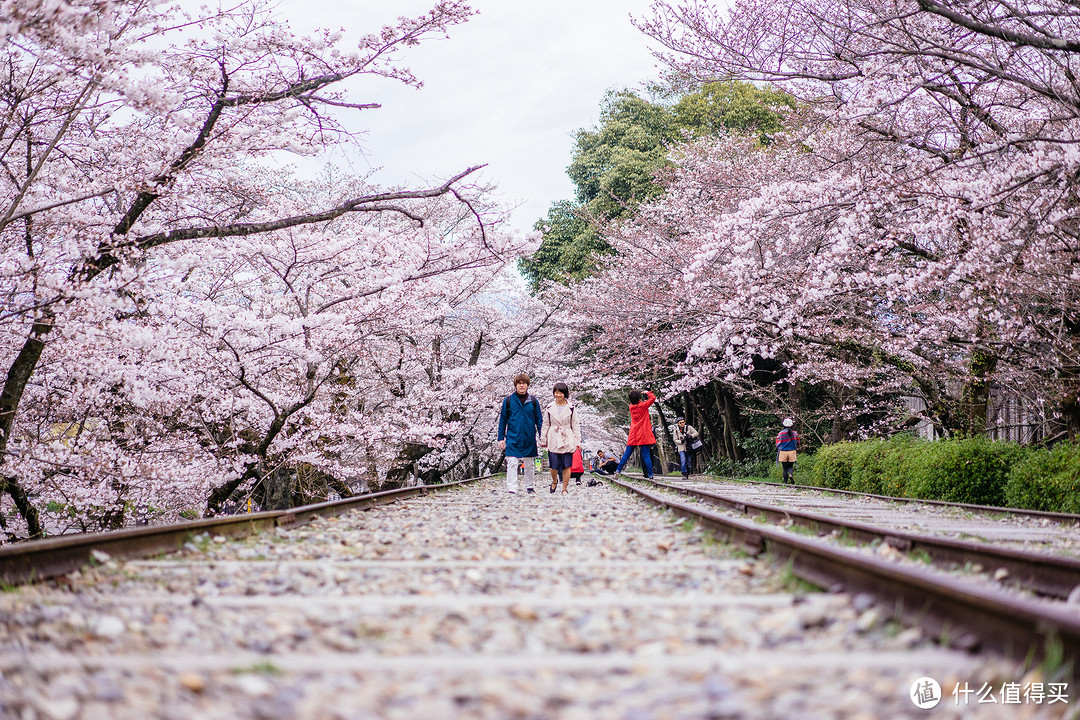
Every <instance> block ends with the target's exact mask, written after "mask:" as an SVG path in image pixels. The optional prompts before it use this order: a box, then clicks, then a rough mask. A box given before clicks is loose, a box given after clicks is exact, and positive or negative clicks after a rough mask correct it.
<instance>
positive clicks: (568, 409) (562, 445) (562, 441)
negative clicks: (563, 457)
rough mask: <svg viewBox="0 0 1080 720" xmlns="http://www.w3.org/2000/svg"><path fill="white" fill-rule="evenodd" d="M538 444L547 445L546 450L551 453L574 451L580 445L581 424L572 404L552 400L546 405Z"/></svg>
mask: <svg viewBox="0 0 1080 720" xmlns="http://www.w3.org/2000/svg"><path fill="white" fill-rule="evenodd" d="M540 445H541V446H547V449H548V452H553V453H568V452H574V450H576V449H577V448H578V446H580V445H581V426H580V425H578V418H577V413H576V412H574V406H573V405H571V404H570V403H567V404H565V405H558V404H556V403H554V402H553V403H551V404H550V405H548V407H547V410H545V411H544V425H543V429H542V430H541V431H540Z"/></svg>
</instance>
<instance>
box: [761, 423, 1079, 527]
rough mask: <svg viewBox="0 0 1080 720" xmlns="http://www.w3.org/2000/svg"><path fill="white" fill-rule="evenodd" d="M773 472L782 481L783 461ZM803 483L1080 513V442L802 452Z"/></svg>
mask: <svg viewBox="0 0 1080 720" xmlns="http://www.w3.org/2000/svg"><path fill="white" fill-rule="evenodd" d="M773 465H774V466H773V467H772V468H771V469H770V472H769V477H770V478H771V479H774V480H779V479H780V467H779V465H778V464H777V463H774V464H773ZM796 482H798V483H802V484H804V485H817V486H819V487H825V488H832V489H837V490H855V491H858V492H867V493H875V494H879V495H890V496H893V497H910V498H922V499H927V500H947V501H949V502H962V503H973V504H976V505H994V506H998V507H1015V508H1028V509H1032V510H1046V511H1050V512H1068V513H1078V514H1080V444H1077V443H1062V444H1059V445H1056V446H1054V447H1053V448H1050V449H1045V448H1039V449H1030V448H1025V447H1022V446H1020V445H1017V444H1016V443H1011V442H1001V441H996V440H988V439H986V438H981V437H977V438H961V439H954V440H938V441H936V442H929V441H926V440H921V439H918V438H914V437H911V436H907V435H901V436H897V437H894V438H890V439H888V440H881V439H879V440H866V441H863V442H844V443H837V444H835V445H826V446H824V447H822V448H821V449H819V450H818V451H817V452H816V453H815V454H813V455H800V456H799V462H798V465H797V466H796Z"/></svg>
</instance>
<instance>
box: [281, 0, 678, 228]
mask: <svg viewBox="0 0 1080 720" xmlns="http://www.w3.org/2000/svg"><path fill="white" fill-rule="evenodd" d="M433 4H434V0H420V1H417V0H343V1H341V2H328V1H327V0H282V2H281V4H280V6H279V14H280V15H281V16H282V17H284V18H285V19H287V20H288V21H289V23H290V25H292V26H293V27H294V29H295V30H297V31H301V32H307V31H309V30H311V29H313V28H315V27H330V28H334V29H337V28H343V29H344V30H345V31H346V33H347V35H354V34H355V35H356V36H359V35H362V34H366V33H370V32H374V31H376V30H377V29H378V28H379V27H381V26H382V25H384V24H387V23H392V22H393V21H394V19H395V18H396V17H398V16H402V15H406V16H410V17H411V16H415V15H420V14H423V13H425V12H426V11H427V10H429V9H430V8H431V6H432V5H433ZM650 4H651V2H650V0H545V1H544V2H525V1H523V0H475V1H474V2H471V3H470V5H471V6H472V7H473V8H474V9H476V10H478V11H479V12H480V14H479V15H477V16H475V17H474V18H473V19H472V20H471V21H469V22H468V23H465V24H464V25H459V26H457V27H455V28H452V29H451V31H450V38H449V39H448V40H447V39H431V40H429V41H426V42H424V43H421V44H420V45H419V46H417V47H415V48H411V49H409V50H408V51H407V52H406V54H405V56H404V58H405V65H406V66H407V67H409V68H410V69H411V70H412V71H413V73H414V74H415V75H416V76H417V77H419V78H420V79H421V80H423V81H424V87H422V88H421V89H419V90H416V89H413V88H409V87H406V86H404V85H401V84H400V83H392V82H390V81H383V80H366V81H364V82H363V83H362V84H360V85H358V86H354V87H356V91H357V92H358V93H359V94H358V95H357V96H356V97H355V100H356V101H360V102H379V103H382V105H383V107H382V108H381V109H378V110H365V111H355V112H360V113H361V114H360V116H359V119H360V122H361V123H362V126H363V127H365V128H367V130H368V134H367V135H366V137H365V138H364V140H363V147H362V150H363V154H362V155H361V154H360V153H359V152H358V153H356V154H355V156H354V158H353V159H352V162H353V169H354V170H356V171H358V172H366V171H367V170H368V169H369V168H381V169H380V170H379V172H378V174H376V175H375V176H374V179H375V180H376V181H378V182H382V183H392V182H409V183H412V184H416V185H420V184H423V183H424V182H426V181H430V180H437V179H442V178H447V177H450V176H452V175H454V174H455V173H457V172H460V171H461V170H463V169H465V168H466V167H469V166H470V165H478V164H483V163H487V164H488V167H487V168H485V170H484V175H483V179H484V180H485V181H487V182H491V183H495V184H497V185H498V186H499V189H500V194H501V197H502V199H503V200H504V201H506V202H507V203H520V204H521V206H520V207H519V208H517V209H516V210H515V212H514V215H513V222H512V224H513V226H514V227H516V228H518V229H520V230H523V231H524V230H528V229H530V228H531V227H532V225H533V223H534V222H535V221H536V220H537V219H539V218H540V217H542V216H544V215H545V214H546V213H547V209H548V207H549V206H550V204H551V203H552V202H554V201H555V200H560V199H566V198H571V197H572V196H573V185H572V184H571V183H570V180H569V178H567V177H566V167H567V165H569V163H570V157H571V152H572V148H573V133H574V131H575V130H577V129H579V128H582V127H592V126H594V125H595V123H596V121H597V115H598V110H599V105H600V101H601V99H602V97H603V94H604V92H605V91H606V90H608V89H611V88H623V87H630V88H634V87H637V86H638V85H639V84H640V83H642V82H644V81H646V80H650V79H655V78H656V77H657V76H658V70H657V69H656V62H655V60H654V59H653V58H652V56H651V55H650V53H649V47H648V44H647V42H646V38H645V36H644V35H642V34H640V33H639V32H638V31H637V30H636V29H635V28H634V27H633V26H632V25H631V24H630V19H629V17H630V15H631V14H633V15H634V16H635V17H640V16H642V15H644V14H645V13H646V12H647V10H648V8H649V5H650ZM335 162H339V163H340V162H342V159H341V158H335Z"/></svg>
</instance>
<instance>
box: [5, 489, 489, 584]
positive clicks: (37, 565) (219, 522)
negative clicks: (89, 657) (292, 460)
mask: <svg viewBox="0 0 1080 720" xmlns="http://www.w3.org/2000/svg"><path fill="white" fill-rule="evenodd" d="M486 477H490V476H485V478H486ZM482 479H484V478H470V479H468V480H461V481H458V482H452V483H443V484H437V485H416V486H413V487H404V488H396V489H393V490H384V491H382V492H374V493H367V494H365V495H358V496H356V497H352V498H345V499H342V500H333V501H329V502H323V503H315V504H312V505H304V506H302V507H297V508H292V509H290V510H271V511H264V512H256V513H242V514H237V515H225V516H222V517H216V518H207V519H204V520H193V521H190V522H180V523H171V524H168V525H157V526H151V527H142V528H134V529H129V530H117V531H113V532H100V533H82V534H77V535H62V536H59V537H54V538H47V539H44V540H38V541H34V542H24V543H18V544H16V545H9V546H7V547H0V583H2V584H3V585H9V586H10V585H19V584H22V583H27V582H38V581H41V580H49V579H51V578H55V577H59V576H62V575H65V574H66V573H69V572H72V571H73V570H78V569H79V568H81V567H83V566H85V565H87V564H89V563H91V562H95V561H96V558H101V557H106V556H107V557H115V558H117V559H121V560H126V559H129V558H140V557H148V556H151V555H157V554H159V553H165V552H174V551H176V550H179V549H180V548H181V547H183V545H184V544H185V543H186V542H188V540H189V539H190V538H191V537H192V536H194V535H198V534H200V533H208V534H212V535H214V536H217V537H224V538H242V537H246V536H248V535H251V534H253V533H259V532H266V531H268V530H272V529H274V528H277V527H295V526H298V525H303V524H305V523H308V522H311V520H313V519H314V518H318V517H333V516H335V515H340V514H341V513H346V512H350V511H353V510H364V509H367V508H371V507H375V506H376V505H379V504H380V503H387V502H395V501H397V500H401V499H404V498H408V497H413V496H415V495H423V494H426V493H429V492H437V491H439V490H445V489H448V488H453V487H458V486H460V485H462V484H464V483H471V482H476V481H477V480H482Z"/></svg>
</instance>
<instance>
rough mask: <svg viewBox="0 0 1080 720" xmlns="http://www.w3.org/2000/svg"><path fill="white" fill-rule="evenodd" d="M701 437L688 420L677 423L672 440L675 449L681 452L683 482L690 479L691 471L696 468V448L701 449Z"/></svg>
mask: <svg viewBox="0 0 1080 720" xmlns="http://www.w3.org/2000/svg"><path fill="white" fill-rule="evenodd" d="M700 437H701V436H700V435H699V434H698V431H697V430H695V429H694V426H693V425H687V424H686V418H678V419H677V420H676V421H675V427H674V429H673V430H672V432H671V439H672V440H674V441H675V449H676V450H678V451H679V469H680V470H682V476H683V480H689V479H690V471H691V470H692V469H693V467H694V449H695V448H694V446H695V445H696V446H697V447H701V440H700Z"/></svg>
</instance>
